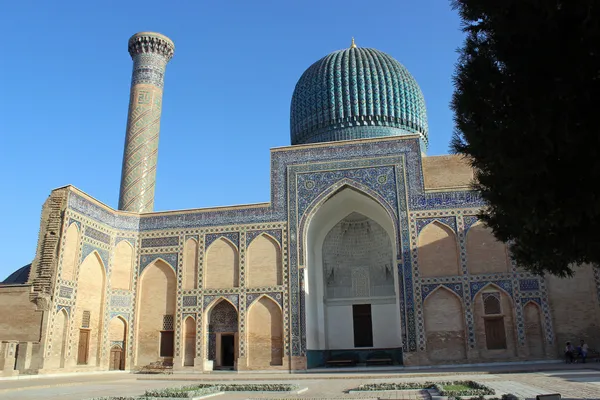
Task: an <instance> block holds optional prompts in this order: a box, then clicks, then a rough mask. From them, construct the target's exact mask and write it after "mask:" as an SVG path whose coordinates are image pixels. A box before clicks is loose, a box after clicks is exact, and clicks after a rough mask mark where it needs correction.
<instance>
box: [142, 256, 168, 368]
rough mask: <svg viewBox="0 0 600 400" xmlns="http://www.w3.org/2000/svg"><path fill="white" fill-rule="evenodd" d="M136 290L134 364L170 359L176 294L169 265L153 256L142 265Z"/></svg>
mask: <svg viewBox="0 0 600 400" xmlns="http://www.w3.org/2000/svg"><path fill="white" fill-rule="evenodd" d="M138 292H139V294H138V302H137V304H138V314H137V343H136V350H137V352H136V365H137V366H145V365H148V364H150V363H152V362H156V361H160V360H171V359H172V357H173V352H174V351H173V350H174V320H175V310H176V294H177V277H176V276H175V271H174V270H173V268H172V267H171V265H169V264H168V263H167V262H165V261H163V260H162V259H157V260H155V261H154V262H152V264H150V265H149V266H147V267H146V268H144V271H143V272H142V275H141V277H140V285H139V290H138Z"/></svg>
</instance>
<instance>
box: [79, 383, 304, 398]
mask: <svg viewBox="0 0 600 400" xmlns="http://www.w3.org/2000/svg"><path fill="white" fill-rule="evenodd" d="M301 391H302V390H301V389H300V386H298V385H294V384H284V383H248V384H242V383H240V384H219V383H217V384H213V383H207V384H197V385H187V386H179V387H172V388H166V389H159V390H146V393H144V394H143V395H141V396H137V397H136V396H126V397H119V396H113V397H99V398H95V399H90V400H175V399H200V398H204V397H210V396H217V395H219V394H223V393H224V392H255V393H256V392H287V393H299V392H301Z"/></svg>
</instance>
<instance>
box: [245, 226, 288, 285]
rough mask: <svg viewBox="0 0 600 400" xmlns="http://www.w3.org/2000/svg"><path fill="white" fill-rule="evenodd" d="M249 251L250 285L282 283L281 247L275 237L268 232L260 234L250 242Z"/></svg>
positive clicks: (248, 276)
mask: <svg viewBox="0 0 600 400" xmlns="http://www.w3.org/2000/svg"><path fill="white" fill-rule="evenodd" d="M247 253H248V256H247V264H248V274H247V282H248V283H247V285H248V286H251V287H262V286H276V285H281V284H282V280H283V279H282V269H281V249H280V247H279V244H278V243H277V241H275V239H273V238H272V237H270V236H269V235H266V234H262V235H259V236H258V237H256V238H255V239H254V240H253V241H252V242H251V243H250V246H248V250H247Z"/></svg>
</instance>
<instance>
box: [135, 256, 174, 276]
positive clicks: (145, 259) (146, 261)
mask: <svg viewBox="0 0 600 400" xmlns="http://www.w3.org/2000/svg"><path fill="white" fill-rule="evenodd" d="M159 258H160V259H162V260H163V261H165V262H166V263H167V264H169V266H170V267H171V268H173V271H175V272H177V259H178V254H177V253H159V254H147V255H143V256H141V258H140V261H141V262H140V271H139V273H140V274H141V273H142V272H143V271H144V268H146V267H147V266H148V265H150V264H151V263H152V262H153V261H155V260H157V259H159Z"/></svg>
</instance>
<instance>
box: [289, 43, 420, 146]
mask: <svg viewBox="0 0 600 400" xmlns="http://www.w3.org/2000/svg"><path fill="white" fill-rule="evenodd" d="M290 125H291V140H292V144H304V143H318V142H331V141H337V140H352V139H360V138H372V137H383V136H399V135H407V134H419V135H420V136H421V147H422V149H423V150H425V148H426V147H427V142H428V139H427V134H428V128H427V112H426V109H425V100H424V99H423V93H422V92H421V88H419V85H418V84H417V82H416V81H415V78H413V76H412V75H411V74H410V72H408V70H407V69H406V68H404V66H403V65H402V64H400V63H399V62H398V61H396V60H395V59H394V58H392V57H391V56H389V55H387V54H385V53H383V52H381V51H379V50H375V49H369V48H362V47H351V48H349V49H345V50H339V51H336V52H333V53H331V54H329V55H327V56H325V57H323V58H322V59H320V60H319V61H317V62H316V63H314V64H313V65H311V66H310V67H309V68H308V69H307V70H306V71H305V72H304V74H302V77H300V80H299V81H298V83H297V84H296V88H295V89H294V95H293V96H292V106H291V116H290Z"/></svg>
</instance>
